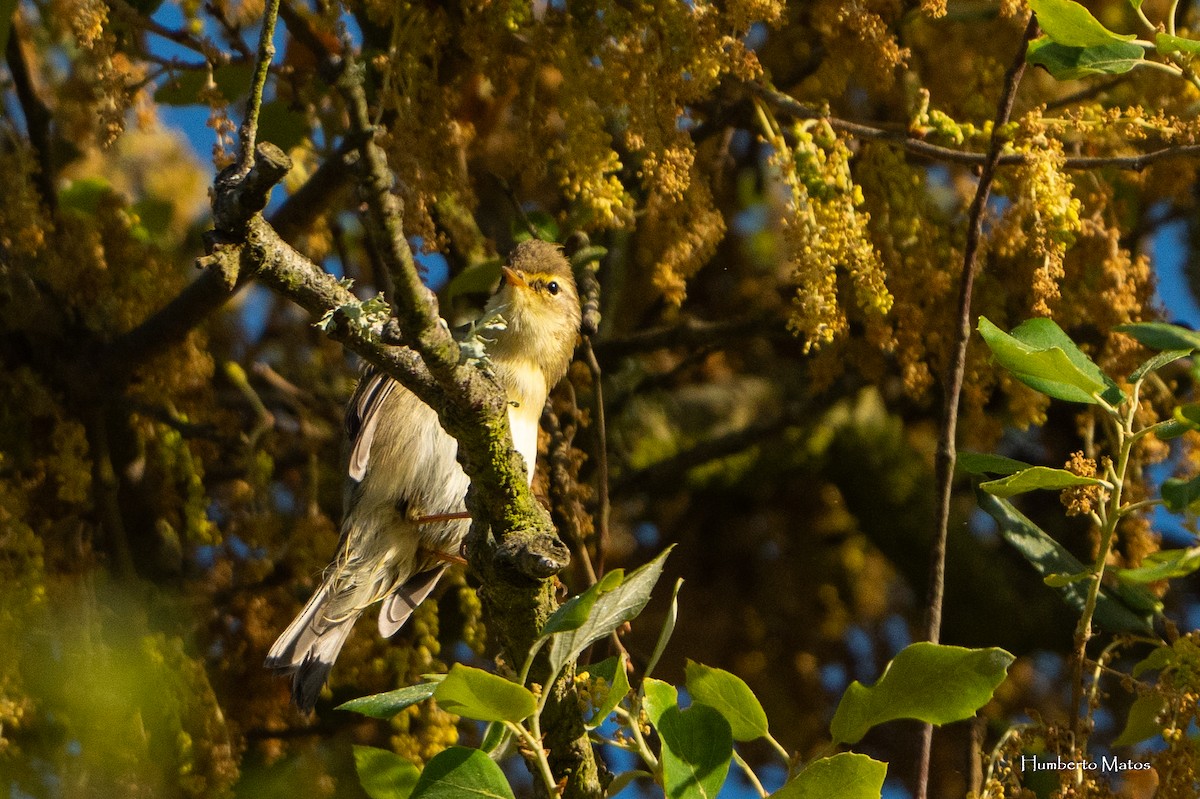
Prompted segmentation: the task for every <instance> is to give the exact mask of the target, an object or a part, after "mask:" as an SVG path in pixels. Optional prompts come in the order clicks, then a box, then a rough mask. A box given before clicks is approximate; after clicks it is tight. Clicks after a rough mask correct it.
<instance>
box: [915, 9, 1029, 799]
mask: <svg viewBox="0 0 1200 799" xmlns="http://www.w3.org/2000/svg"><path fill="white" fill-rule="evenodd" d="M1037 32H1038V25H1037V20H1036V18H1033V17H1030V20H1029V24H1028V25H1026V26H1025V33H1024V35H1023V36H1022V37H1021V45H1020V47H1019V48H1018V50H1017V56H1016V58H1014V59H1013V63H1012V65H1011V66H1010V67H1009V68H1008V71H1007V72H1006V73H1005V75H1004V90H1003V92H1002V93H1001V96H1000V104H999V106H998V107H997V108H996V118H995V120H994V124H993V126H992V141H991V145H990V146H989V148H988V157H987V160H986V161H985V162H984V164H983V168H982V169H981V170H980V175H979V184H978V186H977V187H976V189H975V198H974V199H973V200H972V201H971V207H970V210H969V211H968V214H967V220H968V221H967V240H966V244H965V246H964V248H963V266H962V276H961V279H960V282H959V289H958V323H957V325H956V330H955V333H954V348H953V349H952V350H951V354H950V362H949V364H948V368H947V375H946V395H945V405H944V406H943V408H942V422H941V430H940V432H939V435H938V450H937V458H936V469H937V478H936V479H937V529H936V531H935V533H934V542H933V548H932V550H931V552H930V564H929V593H928V596H927V609H928V613H929V623H928V630H927V638H928V640H929V641H931V642H932V643H935V644H936V643H937V642H938V640H939V639H940V638H941V632H942V600H943V597H944V595H945V583H946V540H947V537H948V534H949V527H950V500H951V497H952V495H953V489H954V463H955V461H956V460H957V450H956V444H955V442H956V438H957V435H958V403H959V399H960V397H961V396H962V387H963V376H964V374H965V373H966V368H967V345H968V343H969V342H970V337H971V298H972V294H973V290H974V286H975V273H976V271H977V269H976V262H977V260H978V256H979V245H980V242H981V241H982V239H983V212H984V209H985V208H986V207H987V201H988V195H989V194H990V193H991V189H992V178H993V177H994V175H995V173H996V167H997V166H998V165H999V163H1000V151H1001V150H1002V149H1003V147H1004V139H1003V138H1002V137H1001V135H1000V131H1001V130H1002V129H1003V127H1004V126H1005V125H1006V124H1008V120H1009V117H1011V116H1012V107H1013V101H1014V100H1015V99H1016V96H1017V86H1018V85H1019V84H1020V82H1021V76H1022V75H1023V74H1025V49H1026V46H1027V45H1028V44H1029V42H1030V41H1032V40H1033V38H1034V36H1036V35H1037ZM932 748H933V725H931V724H926V725H924V727H923V729H922V731H921V746H920V754H919V760H918V761H917V793H916V799H925V797H926V796H927V795H928V792H929V757H930V753H931V750H932Z"/></svg>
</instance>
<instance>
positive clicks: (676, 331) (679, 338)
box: [595, 314, 793, 364]
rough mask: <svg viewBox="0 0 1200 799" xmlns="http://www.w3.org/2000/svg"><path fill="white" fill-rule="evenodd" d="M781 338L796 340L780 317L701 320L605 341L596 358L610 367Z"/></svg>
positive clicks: (599, 345)
mask: <svg viewBox="0 0 1200 799" xmlns="http://www.w3.org/2000/svg"><path fill="white" fill-rule="evenodd" d="M757 335H766V336H778V337H779V338H789V339H790V338H793V336H792V334H791V333H790V332H788V330H787V327H786V320H785V319H784V317H783V316H782V315H777V314H761V315H760V314H756V315H754V316H747V317H743V318H741V319H722V320H720V321H716V322H708V321H704V320H700V319H690V318H689V319H684V320H683V321H681V322H679V323H678V324H675V325H671V326H669V327H658V328H653V329H650V330H639V331H637V332H636V333H631V334H629V335H627V336H622V337H621V338H602V339H600V340H598V341H596V342H595V349H596V357H597V358H599V359H600V362H601V363H602V364H611V363H612V362H613V361H614V360H615V359H617V358H621V357H624V356H626V355H634V354H636V353H640V352H649V351H650V350H657V349H666V348H669V347H689V348H690V347H700V346H705V345H713V346H720V345H721V344H722V343H726V344H727V343H728V342H729V341H730V340H732V339H741V338H744V337H746V336H757Z"/></svg>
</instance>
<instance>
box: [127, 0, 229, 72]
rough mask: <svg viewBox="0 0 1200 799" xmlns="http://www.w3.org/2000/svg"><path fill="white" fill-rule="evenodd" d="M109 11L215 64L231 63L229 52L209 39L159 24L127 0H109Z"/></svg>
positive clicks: (130, 23) (134, 25)
mask: <svg viewBox="0 0 1200 799" xmlns="http://www.w3.org/2000/svg"><path fill="white" fill-rule="evenodd" d="M108 8H109V11H110V12H111V13H112V14H113V15H114V16H116V17H118V18H120V20H121V21H122V22H125V23H127V24H129V25H132V26H133V27H135V28H140V29H141V30H144V31H149V32H150V33H153V34H155V35H156V36H161V37H162V38H164V39H169V40H170V41H172V42H175V44H178V45H179V46H181V47H186V48H187V49H189V50H191V51H193V52H196V53H199V54H200V55H202V56H204V58H205V60H206V61H209V62H210V63H211V64H212V65H213V66H224V65H225V64H228V63H229V60H230V56H229V53H226V52H224V51H223V50H221V48H219V47H217V46H216V45H215V44H213V43H212V42H211V41H209V40H208V39H204V38H199V37H196V36H193V35H192V34H190V33H188V32H187V31H184V30H173V29H171V28H168V27H165V26H163V25H160V24H158V23H157V22H155V21H154V20H152V19H150V18H149V17H147V16H145V15H143V14H142V13H141V12H140V11H138V10H137V9H136V8H134V7H133V6H131V5H130V4H129V3H128V2H126V0H108Z"/></svg>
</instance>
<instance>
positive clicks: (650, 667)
mask: <svg viewBox="0 0 1200 799" xmlns="http://www.w3.org/2000/svg"><path fill="white" fill-rule="evenodd" d="M682 587H683V578H682V577H680V578H679V579H677V580H676V581H675V588H674V589H672V591H671V604H670V606H669V607H668V609H667V618H665V619H664V620H663V626H662V629H661V630H659V631H658V641H657V642H656V643H655V644H654V651H653V652H652V653H651V654H650V660H648V661H646V670H645V674H647V675H649V674H650V673H651V672H652V671H654V667H655V666H657V665H658V659H659V658H661V657H662V653H663V652H664V651H666V649H667V643H668V642H670V640H671V635H672V634H673V633H674V632H675V623H676V622H678V621H679V589H680V588H682Z"/></svg>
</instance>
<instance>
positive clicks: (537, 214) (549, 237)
mask: <svg viewBox="0 0 1200 799" xmlns="http://www.w3.org/2000/svg"><path fill="white" fill-rule="evenodd" d="M526 223H528V224H526ZM511 228H512V237H513V241H517V242H521V241H525V240H526V239H531V238H534V237H535V236H536V237H537V238H539V239H541V240H542V241H558V237H559V235H560V233H561V230H560V229H559V227H558V222H557V221H556V220H555V219H554V217H553V216H551V215H550V214H548V213H546V212H545V211H532V212H530V213H529V214H528V215H526V217H525V218H524V219H514V220H513V222H512V225H511ZM530 228H533V230H532V231H530Z"/></svg>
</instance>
